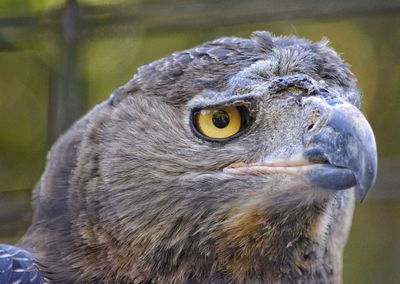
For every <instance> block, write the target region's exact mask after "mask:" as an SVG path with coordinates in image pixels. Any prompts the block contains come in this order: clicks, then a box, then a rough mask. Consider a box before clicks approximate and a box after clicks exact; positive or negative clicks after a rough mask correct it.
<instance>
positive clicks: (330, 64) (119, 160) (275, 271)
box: [66, 32, 377, 282]
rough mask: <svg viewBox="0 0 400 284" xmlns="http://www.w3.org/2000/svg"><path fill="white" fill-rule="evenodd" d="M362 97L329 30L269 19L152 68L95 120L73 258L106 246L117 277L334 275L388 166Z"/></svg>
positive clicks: (84, 157) (79, 159)
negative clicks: (354, 218)
mask: <svg viewBox="0 0 400 284" xmlns="http://www.w3.org/2000/svg"><path fill="white" fill-rule="evenodd" d="M359 107H360V94H359V90H358V88H357V86H356V80H355V77H354V75H353V74H352V73H351V71H350V70H349V67H348V65H346V64H345V63H344V62H343V61H342V60H341V59H340V57H339V56H338V55H337V54H336V53H335V52H334V51H333V50H332V49H331V48H329V47H328V45H327V42H317V43H312V42H310V41H308V40H305V39H298V38H294V37H274V36H272V35H270V34H269V33H266V32H256V33H253V35H252V37H251V38H250V39H242V38H222V39H218V40H216V41H212V42H208V43H205V44H202V45H200V46H198V47H195V48H193V49H190V50H186V51H182V52H177V53H174V54H172V55H171V56H168V57H166V58H163V59H160V60H158V61H155V62H153V63H150V64H148V65H145V66H143V67H141V68H139V70H138V72H137V74H136V75H135V76H134V77H133V79H132V80H131V81H129V82H128V83H127V84H125V85H123V86H122V87H120V88H118V89H116V90H115V91H114V93H113V95H112V96H111V98H110V99H109V100H108V101H107V102H106V103H103V104H102V105H100V106H99V107H97V108H96V109H95V110H94V111H92V112H91V113H89V114H88V115H87V116H86V117H85V118H84V119H83V120H82V121H83V122H81V124H82V125H83V126H82V127H81V128H80V129H82V130H80V131H79V136H80V138H79V145H78V146H77V147H78V150H77V154H76V163H75V165H74V168H73V173H72V174H71V175H72V176H71V182H70V183H69V184H70V189H69V190H70V196H71V197H70V199H69V200H70V203H69V208H70V209H69V210H70V212H71V213H70V214H71V216H73V217H71V220H73V221H72V223H73V226H72V230H73V231H74V232H76V233H75V236H76V238H78V239H79V245H78V246H79V249H77V248H76V249H75V250H74V252H73V253H72V254H70V255H69V256H67V257H66V259H69V261H70V262H72V261H74V265H75V266H76V267H81V266H83V263H84V262H85V265H86V266H87V265H88V264H87V263H88V261H87V260H88V259H89V257H91V258H92V259H95V258H96V259H98V258H104V259H103V260H102V261H103V262H102V263H103V265H102V266H101V267H102V269H101V270H103V271H107V273H106V272H105V274H104V275H103V276H102V277H103V278H104V279H105V278H106V275H114V276H115V275H119V277H120V278H119V279H130V280H132V279H136V280H137V281H140V279H142V280H143V279H144V280H148V279H153V280H155V281H157V280H159V281H161V282H162V281H169V280H174V281H178V282H182V281H186V280H187V279H195V280H196V279H197V280H198V281H201V280H202V279H203V280H204V279H225V280H226V281H228V280H229V281H232V279H233V280H235V281H239V282H240V281H245V280H246V279H247V280H249V279H253V280H255V279H258V280H260V279H264V278H263V277H270V278H269V279H272V277H287V279H291V278H290V277H294V276H293V275H297V276H299V275H300V276H301V277H309V276H310V275H314V276H315V275H319V276H318V277H328V276H326V275H325V274H326V273H328V272H326V273H325V274H323V273H322V272H319V273H320V274H318V273H316V271H320V270H319V268H320V266H319V264H320V263H321V262H322V263H324V262H325V263H327V262H329V261H331V262H335V261H337V260H336V259H337V258H336V257H335V254H336V253H337V254H338V258H339V259H340V258H341V251H342V249H343V246H344V243H345V240H346V238H347V232H348V229H349V226H350V223H351V215H352V209H353V201H354V199H353V187H357V188H358V189H359V192H360V196H361V198H364V197H365V194H366V192H367V191H368V189H370V188H371V187H372V186H373V184H374V182H375V177H376V168H377V158H376V145H375V141H374V135H373V132H372V130H371V128H370V126H369V124H368V122H367V120H366V119H365V117H364V116H363V115H362V114H361V112H360V111H359V109H358V108H359ZM78 246H77V247H78ZM332 250H333V251H332ZM106 259H107V260H108V261H106ZM332 259H333V260H332ZM79 263H81V265H80V264H79ZM97 264H98V263H97ZM322 266H323V265H322ZM322 266H321V267H322ZM332 269H333V268H332ZM334 270H335V269H334ZM336 270H338V271H339V272H340V268H338V269H336ZM336 270H335V272H334V273H337V271H336ZM86 271H90V270H89V269H88V270H86ZM299 271H300V272H299ZM324 271H325V270H324ZM85 273H86V272H82V275H85ZM87 273H88V272H87ZM321 273H322V274H321ZM282 275H286V276H282ZM321 275H325V276H321ZM300 276H299V277H300ZM314 276H313V277H314ZM88 277H89V276H88ZM212 277H214V278H212ZM215 277H216V278H215ZM218 277H219V278H218ZM315 277H316V276H315ZM285 279H286V278H285ZM304 279H306V278H304ZM315 279H316V278H315Z"/></svg>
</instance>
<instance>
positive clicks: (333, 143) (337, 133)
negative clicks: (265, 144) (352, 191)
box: [304, 102, 377, 200]
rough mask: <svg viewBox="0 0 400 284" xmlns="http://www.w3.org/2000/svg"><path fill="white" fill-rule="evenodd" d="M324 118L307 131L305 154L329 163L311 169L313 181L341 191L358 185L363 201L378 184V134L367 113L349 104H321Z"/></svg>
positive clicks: (311, 179)
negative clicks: (376, 137) (376, 138)
mask: <svg viewBox="0 0 400 284" xmlns="http://www.w3.org/2000/svg"><path fill="white" fill-rule="evenodd" d="M317 109H318V110H319V111H320V113H321V117H320V119H319V120H318V122H317V123H315V125H314V127H313V129H312V130H311V131H310V132H308V133H307V134H305V137H304V138H305V139H304V143H305V147H306V150H305V152H304V157H305V158H306V159H308V160H309V161H311V162H315V161H316V162H321V161H322V162H325V163H326V165H325V166H323V167H318V168H317V169H316V170H313V171H311V172H310V173H309V174H308V175H309V177H308V178H309V180H310V181H311V182H313V183H314V184H316V185H318V186H321V187H323V188H328V189H333V190H341V189H346V188H350V187H352V186H355V185H358V187H359V194H360V198H361V200H363V199H364V198H365V196H366V194H367V192H368V190H369V189H370V188H371V187H373V186H374V184H375V180H376V173H377V150H376V143H375V137H374V134H373V132H372V129H371V127H370V125H369V123H368V121H367V120H366V118H365V117H364V115H363V114H362V113H361V112H360V111H359V110H358V109H357V108H356V107H355V106H353V105H351V104H349V103H345V102H342V103H339V104H336V105H334V106H330V105H328V104H325V103H324V104H320V103H318V105H317Z"/></svg>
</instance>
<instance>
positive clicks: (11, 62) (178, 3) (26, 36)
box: [0, 0, 400, 283]
mask: <svg viewBox="0 0 400 284" xmlns="http://www.w3.org/2000/svg"><path fill="white" fill-rule="evenodd" d="M254 30H268V31H271V32H273V33H274V34H277V35H281V34H283V35H296V36H299V37H306V38H309V39H312V40H314V41H318V40H321V39H322V38H324V37H326V38H328V39H330V41H331V45H332V46H333V47H334V48H335V49H336V50H337V51H338V52H339V53H340V54H341V55H342V56H343V58H345V60H346V61H347V62H349V63H350V64H351V65H352V70H353V71H354V73H355V74H356V75H357V77H358V80H359V86H360V88H361V89H362V92H363V94H364V100H363V112H364V113H365V114H366V116H367V118H368V119H369V121H370V123H371V125H372V128H373V129H374V131H375V134H376V139H377V144H378V150H379V173H378V181H377V185H376V187H375V189H374V190H373V191H372V192H371V193H370V194H369V196H368V197H367V199H366V201H365V202H364V203H362V204H360V203H359V202H358V203H357V208H356V211H355V216H354V221H353V227H352V231H351V235H350V239H349V242H348V245H347V248H346V251H345V258H344V283H400V1H399V0H392V1H389V0H381V1H377V0H376V1H370V0H346V1H345V0H337V1H329V0H320V1H318V0H305V1H296V0H265V1H261V0H248V1H240V0H232V1H225V0H221V1H210V0H208V1H194V0H152V1H150V0H143V1H139V0H137V1H132V0H131V1H122V0H121V1H106V0H86V1H84V0H82V1H78V0H1V1H0V242H7V243H14V242H16V241H17V240H18V238H19V237H20V236H21V235H22V234H23V232H24V231H25V230H26V228H27V226H29V223H30V218H31V207H30V194H31V189H32V187H33V186H34V185H35V183H36V182H37V180H38V179H39V177H40V175H41V173H42V171H43V169H44V165H45V157H46V152H47V151H48V149H49V147H50V146H51V144H52V143H53V142H54V140H55V139H56V138H57V137H58V136H59V135H60V133H62V132H63V131H64V130H65V129H66V128H67V127H68V126H69V125H70V124H71V123H72V122H73V121H74V120H76V119H77V118H78V117H79V116H81V115H82V114H83V113H85V112H86V111H87V110H88V109H90V108H91V107H93V106H94V105H96V104H97V103H99V102H101V101H102V100H104V99H106V98H107V97H108V96H109V94H110V92H111V91H112V90H113V89H114V88H115V87H117V86H119V85H122V84H123V83H125V82H126V81H128V80H129V79H130V78H131V77H132V76H133V74H134V73H135V70H136V69H137V68H138V67H139V66H140V65H142V64H145V63H148V62H151V61H153V60H155V59H157V58H160V57H163V56H165V55H168V54H170V53H172V52H174V51H177V50H182V49H186V48H190V47H192V46H194V45H196V44H199V43H202V42H204V41H208V40H212V39H215V38H218V37H221V36H231V35H234V36H243V37H248V36H249V35H250V33H251V32H252V31H254Z"/></svg>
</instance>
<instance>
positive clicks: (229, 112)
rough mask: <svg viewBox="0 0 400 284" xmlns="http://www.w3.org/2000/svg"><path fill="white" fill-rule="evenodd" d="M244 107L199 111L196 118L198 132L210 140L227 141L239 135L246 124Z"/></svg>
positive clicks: (213, 108)
mask: <svg viewBox="0 0 400 284" xmlns="http://www.w3.org/2000/svg"><path fill="white" fill-rule="evenodd" d="M243 116H244V111H243V107H237V106H221V107H212V108H206V109H202V110H199V111H197V112H196V113H195V116H194V126H195V128H196V130H197V131H198V132H200V133H201V134H202V135H204V136H205V137H206V138H210V139H225V138H229V137H231V136H233V135H235V134H236V133H238V132H239V131H240V130H241V129H242V128H243V124H244V121H245V119H244V117H243Z"/></svg>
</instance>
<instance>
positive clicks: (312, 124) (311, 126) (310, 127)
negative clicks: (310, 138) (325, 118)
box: [307, 123, 315, 131]
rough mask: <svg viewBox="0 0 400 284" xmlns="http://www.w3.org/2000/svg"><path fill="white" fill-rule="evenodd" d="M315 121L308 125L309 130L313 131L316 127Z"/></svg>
mask: <svg viewBox="0 0 400 284" xmlns="http://www.w3.org/2000/svg"><path fill="white" fill-rule="evenodd" d="M314 125H315V124H314V123H311V124H310V125H309V126H308V127H307V131H311V130H312V129H313V128H314Z"/></svg>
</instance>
